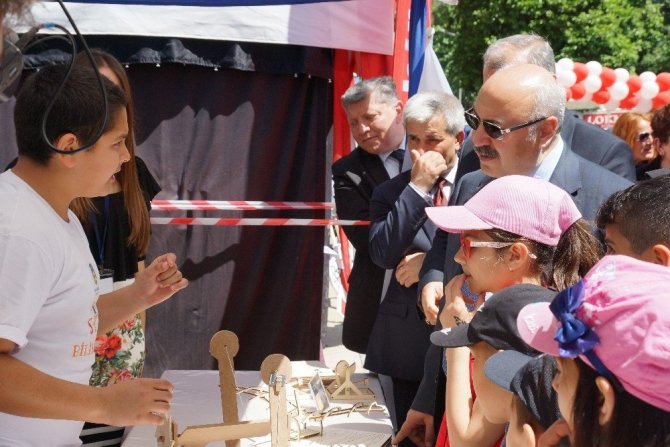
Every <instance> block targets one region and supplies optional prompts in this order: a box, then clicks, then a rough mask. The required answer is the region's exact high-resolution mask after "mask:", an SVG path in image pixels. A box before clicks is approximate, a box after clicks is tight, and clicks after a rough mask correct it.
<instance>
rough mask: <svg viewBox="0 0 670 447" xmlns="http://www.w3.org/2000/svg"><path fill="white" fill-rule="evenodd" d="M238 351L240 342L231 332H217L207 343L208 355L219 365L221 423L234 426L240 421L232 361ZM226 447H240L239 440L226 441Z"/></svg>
mask: <svg viewBox="0 0 670 447" xmlns="http://www.w3.org/2000/svg"><path fill="white" fill-rule="evenodd" d="M239 350H240V341H239V339H238V338H237V335H235V333H234V332H231V331H219V332H217V333H216V334H214V336H212V339H211V340H210V342H209V353H210V354H212V357H214V358H215V359H216V360H217V362H218V364H219V384H220V387H219V388H220V391H221V408H222V410H223V422H224V423H226V424H236V423H237V422H239V421H240V416H239V414H238V411H237V392H236V391H237V390H236V385H235V363H234V361H233V359H234V358H235V356H236V355H237V353H238V352H239ZM226 447H240V440H239V439H234V440H229V441H226Z"/></svg>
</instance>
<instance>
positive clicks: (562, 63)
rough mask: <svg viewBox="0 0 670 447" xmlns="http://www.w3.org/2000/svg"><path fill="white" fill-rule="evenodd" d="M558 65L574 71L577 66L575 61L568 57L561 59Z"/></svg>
mask: <svg viewBox="0 0 670 447" xmlns="http://www.w3.org/2000/svg"><path fill="white" fill-rule="evenodd" d="M556 65H557V66H559V67H561V68H562V69H563V70H566V71H572V70H573V69H574V68H575V63H574V62H573V61H572V59H570V58H568V57H564V58H561V59H559V60H558V62H556Z"/></svg>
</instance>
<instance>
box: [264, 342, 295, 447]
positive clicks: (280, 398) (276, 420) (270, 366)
mask: <svg viewBox="0 0 670 447" xmlns="http://www.w3.org/2000/svg"><path fill="white" fill-rule="evenodd" d="M261 378H262V379H263V382H265V383H266V384H267V385H268V387H269V389H270V423H271V426H270V437H271V441H272V447H285V446H288V445H289V439H290V434H289V424H290V422H289V418H288V414H287V412H286V385H287V384H288V381H289V380H290V379H291V361H290V360H289V359H288V357H286V356H284V355H281V354H271V355H269V356H267V357H266V358H265V360H263V363H262V364H261Z"/></svg>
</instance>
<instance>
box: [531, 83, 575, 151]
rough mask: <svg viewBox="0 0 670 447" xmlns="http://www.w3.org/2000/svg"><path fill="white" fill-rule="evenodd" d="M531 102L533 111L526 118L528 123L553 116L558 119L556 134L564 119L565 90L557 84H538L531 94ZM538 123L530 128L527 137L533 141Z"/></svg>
mask: <svg viewBox="0 0 670 447" xmlns="http://www.w3.org/2000/svg"><path fill="white" fill-rule="evenodd" d="M531 95H532V97H531V100H532V101H533V109H532V112H531V114H530V117H529V118H528V119H529V121H532V120H536V119H540V118H543V117H549V116H555V117H556V119H558V126H557V130H556V133H558V132H560V129H561V127H562V126H563V119H564V118H565V101H566V98H565V89H564V88H563V86H561V85H560V84H559V83H558V82H546V83H542V84H538V85H537V86H536V87H535V88H534V89H533V92H532V94H531ZM539 124H540V123H537V124H534V125H532V126H531V127H530V129H529V132H528V136H529V138H532V139H534V138H535V137H536V132H537V126H538V125H539Z"/></svg>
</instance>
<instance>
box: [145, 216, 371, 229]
mask: <svg viewBox="0 0 670 447" xmlns="http://www.w3.org/2000/svg"><path fill="white" fill-rule="evenodd" d="M151 223H152V224H157V225H209V226H221V227H229V226H241V225H252V226H264V227H281V226H303V227H319V226H321V227H322V226H326V225H361V226H362V225H370V222H369V221H367V220H337V219H279V218H273V219H262V218H260V219H234V218H218V217H152V218H151Z"/></svg>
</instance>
